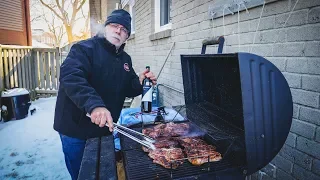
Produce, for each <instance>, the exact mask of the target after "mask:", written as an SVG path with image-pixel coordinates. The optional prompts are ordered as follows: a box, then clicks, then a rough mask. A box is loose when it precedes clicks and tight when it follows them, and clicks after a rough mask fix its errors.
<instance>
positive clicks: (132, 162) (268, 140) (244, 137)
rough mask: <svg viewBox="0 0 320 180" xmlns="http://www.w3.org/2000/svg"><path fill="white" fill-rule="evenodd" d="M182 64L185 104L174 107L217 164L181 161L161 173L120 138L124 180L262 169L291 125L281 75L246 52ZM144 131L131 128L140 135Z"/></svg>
mask: <svg viewBox="0 0 320 180" xmlns="http://www.w3.org/2000/svg"><path fill="white" fill-rule="evenodd" d="M181 65H182V75H183V86H184V96H185V105H182V106H176V107H174V108H175V109H176V110H177V111H178V112H179V113H180V114H181V115H182V116H184V117H185V118H186V121H188V122H189V123H190V124H191V125H192V127H196V128H198V129H199V130H201V131H202V132H203V138H204V140H205V141H206V142H207V143H208V144H212V145H214V146H216V147H217V152H219V153H221V154H222V160H220V161H218V162H210V163H205V164H203V165H202V166H193V165H192V164H191V163H189V162H188V160H185V162H184V163H183V164H182V165H180V166H179V167H178V168H177V169H165V168H164V167H162V166H161V165H157V164H154V163H152V159H151V158H149V157H148V154H147V153H145V152H143V150H142V149H141V145H139V144H137V143H135V142H134V141H132V140H130V139H127V138H125V137H123V136H120V138H121V140H120V141H121V150H122V153H123V157H124V163H125V171H126V176H127V179H129V180H132V179H184V180H185V179H244V177H245V176H246V175H250V174H252V173H254V172H257V171H258V170H260V169H261V168H263V167H264V166H265V165H267V164H268V163H269V162H270V161H271V160H272V159H273V158H274V157H275V155H276V154H277V153H278V152H279V151H280V149H281V147H282V146H283V144H284V142H285V140H286V138H287V135H288V133H289V130H290V125H291V122H292V109H293V108H292V106H293V105H292V97H291V93H290V89H289V86H288V84H287V82H286V80H285V78H284V77H283V75H282V74H281V72H280V71H279V70H278V69H277V68H276V67H275V66H274V65H273V64H271V63H270V62H268V61H267V60H265V59H264V58H262V57H259V56H256V55H253V54H249V53H236V54H201V55H181ZM173 121H174V120H173ZM143 126H145V124H144V123H142V124H140V125H139V126H135V127H132V128H134V129H135V130H138V131H140V132H141V130H142V128H143ZM214 177H215V178H214ZM226 177H227V178H226Z"/></svg>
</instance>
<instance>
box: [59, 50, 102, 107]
mask: <svg viewBox="0 0 320 180" xmlns="http://www.w3.org/2000/svg"><path fill="white" fill-rule="evenodd" d="M91 72H92V64H91V63H90V59H89V57H88V55H87V53H86V52H85V50H84V47H82V46H81V45H79V44H74V45H73V46H72V47H71V49H70V52H69V54H68V56H67V58H66V59H65V61H64V62H63V63H62V65H61V69H60V78H59V80H60V86H62V87H63V89H64V91H65V92H66V94H67V96H68V97H69V98H70V99H71V100H72V101H73V102H74V103H75V104H76V106H77V107H78V108H79V109H82V110H83V111H85V112H87V113H91V111H92V110H93V109H94V108H96V107H105V105H104V102H103V100H102V99H101V97H100V96H99V94H98V93H97V92H96V91H95V89H94V88H93V87H92V86H91V85H90V84H89V82H88V77H89V75H90V73H91Z"/></svg>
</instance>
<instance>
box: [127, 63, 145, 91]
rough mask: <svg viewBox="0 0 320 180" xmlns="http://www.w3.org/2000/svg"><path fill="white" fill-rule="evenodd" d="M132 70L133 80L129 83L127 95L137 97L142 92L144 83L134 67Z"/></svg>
mask: <svg viewBox="0 0 320 180" xmlns="http://www.w3.org/2000/svg"><path fill="white" fill-rule="evenodd" d="M130 65H131V64H130ZM131 67H132V65H131ZM130 72H131V78H130V79H131V81H130V83H129V87H128V88H127V90H126V96H127V97H136V96H138V95H140V94H141V93H142V85H141V84H140V81H139V77H138V76H137V74H136V72H135V71H134V70H133V68H132V69H131V70H130Z"/></svg>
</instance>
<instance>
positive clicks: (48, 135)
mask: <svg viewBox="0 0 320 180" xmlns="http://www.w3.org/2000/svg"><path fill="white" fill-rule="evenodd" d="M55 103H56V97H51V98H41V99H39V100H36V101H34V102H32V105H31V107H30V109H33V108H36V112H35V113H34V114H33V115H31V114H29V116H28V117H26V118H24V119H21V120H12V121H8V122H5V123H4V122H0V144H1V145H0V179H1V180H10V179H30V180H31V179H32V180H38V179H46V180H51V179H52V180H60V179H61V180H69V179H71V178H70V176H69V173H68V171H67V168H66V166H65V162H64V155H63V152H62V147H61V142H60V138H59V135H58V133H57V132H56V131H55V130H54V129H53V117H54V116H53V115H54V109H55V108H54V107H55Z"/></svg>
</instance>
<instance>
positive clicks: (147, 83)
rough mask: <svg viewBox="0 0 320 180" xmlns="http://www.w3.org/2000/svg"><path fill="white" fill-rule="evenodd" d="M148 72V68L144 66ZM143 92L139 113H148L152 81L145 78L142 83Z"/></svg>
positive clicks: (149, 110) (150, 106)
mask: <svg viewBox="0 0 320 180" xmlns="http://www.w3.org/2000/svg"><path fill="white" fill-rule="evenodd" d="M146 69H147V70H148V72H149V71H150V66H146ZM142 86H143V91H142V99H141V112H146V113H149V112H151V109H152V81H151V79H150V78H147V77H145V79H144V80H143V81H142Z"/></svg>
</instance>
